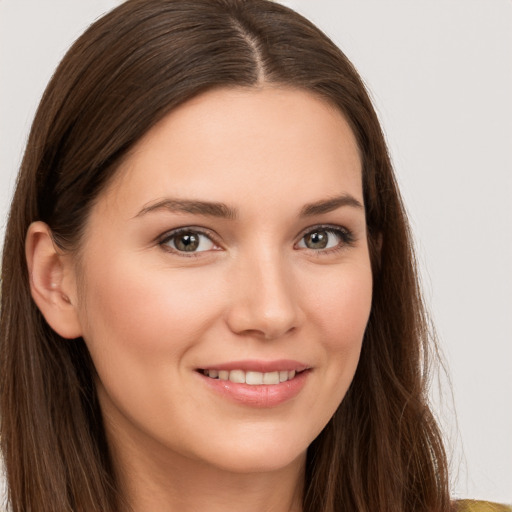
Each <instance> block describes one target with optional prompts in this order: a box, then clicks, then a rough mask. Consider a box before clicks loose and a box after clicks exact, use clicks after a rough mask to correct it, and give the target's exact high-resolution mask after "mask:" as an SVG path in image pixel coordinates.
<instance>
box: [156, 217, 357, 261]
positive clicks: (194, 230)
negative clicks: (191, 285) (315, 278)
mask: <svg viewBox="0 0 512 512" xmlns="http://www.w3.org/2000/svg"><path fill="white" fill-rule="evenodd" d="M322 231H323V232H326V233H329V234H331V235H335V236H337V237H338V238H339V240H340V242H339V243H338V244H336V246H334V247H330V248H327V249H319V250H315V249H310V248H307V247H305V249H306V250H308V251H311V252H312V253H314V254H315V255H316V256H318V257H321V256H322V255H325V254H333V253H336V252H338V251H341V250H343V249H345V248H346V247H347V246H348V247H350V246H352V245H353V244H354V242H355V238H354V235H353V233H352V232H351V231H350V230H349V229H347V228H345V227H342V226H333V225H322V224H321V225H318V226H313V227H312V228H308V229H307V230H306V231H304V232H303V233H302V234H301V235H300V239H299V240H300V241H302V240H304V238H305V237H306V236H308V235H312V234H314V233H317V232H322ZM182 234H198V235H202V236H204V237H206V238H208V239H209V240H210V241H211V243H212V244H214V245H216V246H218V245H219V244H218V243H217V242H216V237H214V236H213V235H212V233H211V232H209V231H205V230H203V229H201V228H198V227H194V226H187V227H183V228H177V229H173V230H172V231H169V232H167V233H165V234H164V235H162V236H161V237H160V238H159V239H158V242H157V243H158V245H159V246H160V247H162V249H164V250H166V251H168V252H171V253H173V254H177V255H179V256H181V257H185V258H194V257H196V258H197V257H200V256H201V255H202V253H203V252H208V251H191V252H188V253H187V252H185V251H180V250H178V249H175V248H172V247H169V245H168V244H169V242H170V241H172V240H173V239H176V238H178V237H179V236H180V235H182ZM214 250H218V249H214Z"/></svg>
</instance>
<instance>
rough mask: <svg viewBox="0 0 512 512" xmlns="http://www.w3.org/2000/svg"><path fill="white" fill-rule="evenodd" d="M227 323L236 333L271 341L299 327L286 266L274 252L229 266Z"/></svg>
mask: <svg viewBox="0 0 512 512" xmlns="http://www.w3.org/2000/svg"><path fill="white" fill-rule="evenodd" d="M229 279H230V281H231V286H230V291H231V301H230V307H229V310H228V314H227V323H228V325H229V328H230V329H231V331H233V332H234V333H236V334H239V335H248V336H255V337H258V338H261V339H265V340H275V339H277V338H280V337H282V336H285V335H287V334H289V333H291V332H293V331H294V330H296V329H297V328H298V327H299V324H300V322H301V310H300V308H299V302H298V299H299V297H298V294H297V290H296V287H295V283H294V279H293V272H292V269H291V268H290V265H286V262H284V261H281V259H280V257H279V256H278V255H262V256H260V257H257V256H253V257H252V258H251V259H250V260H244V262H243V263H241V264H239V265H238V266H237V267H236V268H234V269H233V268H232V273H231V275H230V277H229Z"/></svg>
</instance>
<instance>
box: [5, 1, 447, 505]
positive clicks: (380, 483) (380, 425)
mask: <svg viewBox="0 0 512 512" xmlns="http://www.w3.org/2000/svg"><path fill="white" fill-rule="evenodd" d="M264 84H282V85H285V86H291V87H295V88H299V89H304V90H307V91H310V92H312V93H314V94H316V95H318V96H320V97H322V98H324V99H326V100H327V101H328V102H330V103H331V104H332V105H334V106H335V107H336V108H338V109H339V111H340V112H341V113H342V114H343V115H344V116H345V118H346V119H347V121H348V122H349V123H350V126H351V128H352V130H353V132H354V134H355V137H356V139H357V142H358V146H359V151H360V153H361V158H362V163H363V177H362V178H363V192H364V202H365V208H366V218H367V228H368V229H367V231H368V243H369V247H370V252H371V258H372V271H373V277H374V288H373V303H372V310H371V314H370V319H369V323H368V326H367V329H366V333H365V336H364V341H363V347H362V353H361V359H360V363H359V366H358V368H357V371H356V374H355V377H354V380H353V382H352V384H351V386H350V389H349V390H348V392H347V395H346V396H345V398H344V400H343V402H342V403H341V405H340V407H339V408H338V410H337V411H336V413H335V414H334V416H333V418H332V419H331V420H330V421H329V423H328V425H327V426H326V427H325V429H324V430H323V431H322V433H321V434H320V435H319V436H318V438H317V439H316V440H315V441H314V442H313V443H312V445H311V446H310V447H309V450H308V456H307V467H306V484H305V492H304V498H303V504H304V511H305V512H334V511H342V510H349V511H358V512H412V511H414V512H445V511H447V510H448V509H449V496H448V484H447V481H448V478H447V464H446V458H445V453H444V450H443V445H442V442H441V438H440V434H439V431H438V428H437V426H436V423H435V421H434V419H433V416H432V414H431V411H430V410H429V407H428V400H427V395H426V390H427V382H428V380H427V378H428V369H429V360H430V359H429V355H430V354H431V353H432V347H434V348H435V345H434V340H432V339H430V337H429V331H428V328H427V322H426V317H425V314H424V308H423V305H422V301H421V296H420V291H419V287H418V279H417V273H416V267H415V260H414V254H413V249H412V245H411V237H410V233H409V228H408V224H407V219H406V216H405V213H404V208H403V205H402V201H401V198H400V195H399V192H398V189H397V185H396V182H395V179H394V176H393V171H392V167H391V163H390V159H389V157H388V153H387V149H386V144H385V141H384V137H383V134H382V132H381V128H380V126H379V122H378V119H377V116H376V114H375V112H374V109H373V107H372V105H371V102H370V99H369V97H368V94H367V92H366V90H365V87H364V85H363V83H362V81H361V79H360V78H359V76H358V74H357V72H356V71H355V69H354V67H353V66H352V64H351V63H350V62H349V61H348V59H347V58H346V57H345V55H344V54H343V53H342V52H341V51H340V50H339V49H338V48H337V47H336V46H335V45H334V44H333V43H332V42H331V41H330V40H329V39H328V38H327V37H326V36H325V35H324V34H323V33H322V32H321V31H320V30H318V29H317V28H316V27H315V26H313V25H312V24H311V23H310V22H309V21H307V20H306V19H304V18H303V17H301V16H300V15H298V14H297V13H295V12H293V11H292V10H290V9H288V8H286V7H284V6H282V5H279V4H277V3H273V2H271V1H267V0H128V1H127V2H125V3H123V4H121V5H120V6H119V7H118V8H116V9H115V10H113V11H112V12H110V13H109V14H107V15H106V16H104V17H103V18H101V19H100V20H98V21H97V22H95V23H94V24H93V25H92V26H91V27H90V28H89V29H88V30H87V31H86V32H85V33H84V34H83V35H82V36H81V37H80V38H79V39H78V40H77V41H76V42H75V44H74V45H73V46H72V48H71V49H70V50H69V52H68V53H67V55H66V56H65V57H64V59H63V60H62V62H61V64H60V65H59V67H58V69H57V71H56V72H55V75H54V76H53V78H52V80H51V82H50V84H49V85H48V87H47V89H46V91H45V93H44V96H43V98H42V100H41V103H40V105H39V109H38V111H37V114H36V117H35V120H34V123H33V126H32V130H31V133H30V137H29V140H28V143H27V148H26V152H25V155H24V159H23V162H22V165H21V170H20V173H19V177H18V181H17V187H16V192H15V195H14V200H13V203H12V207H11V211H10V216H9V221H8V226H7V231H6V237H5V245H4V252H3V262H2V274H1V280H2V282H1V313H0V314H1V318H0V343H1V345H0V371H1V376H0V391H1V398H0V400H1V401H0V406H1V426H0V435H1V448H2V451H3V455H4V457H5V466H6V472H7V478H8V486H9V499H10V504H11V507H12V510H13V512H29V511H30V512H38V511H47V510H52V511H54V512H70V511H74V512H95V511H96V512H116V511H118V510H119V507H120V503H121V501H122V498H121V494H122V493H121V491H120V490H119V489H118V486H117V482H116V478H115V472H114V467H113V464H112V460H111V458H110V455H109V449H108V445H107V443H106V437H105V432H104V428H103V423H102V416H101V411H100V408H99V404H98V400H97V396H96V391H95V387H94V378H93V377H94V367H93V365H92V362H91V359H90V356H89V354H88V351H87V349H86V347H85V344H84V342H83V340H82V339H76V340H71V341H70V340H65V339H63V338H61V337H59V336H58V335H57V334H56V333H55V332H54V331H53V330H52V329H50V327H49V326H48V325H47V324H46V322H45V320H44V318H43V316H42V315H41V314H40V312H39V310H38V309H37V307H36V305H35V303H34V302H33V300H32V298H31V295H30V289H29V277H28V272H27V267H26V263H25V255H24V244H25V236H26V233H27V228H28V226H29V225H30V223H31V222H33V221H36V220H41V221H44V222H46V223H47V224H48V225H49V226H50V228H51V229H52V232H53V235H54V238H55V242H56V243H57V244H59V245H60V246H61V247H62V248H63V249H65V250H70V251H73V250H76V249H77V248H78V247H79V245H80V241H81V236H82V233H83V227H84V224H85V223H86V221H87V215H88V212H89V211H90V208H91V205H92V204H93V202H94V200H95V198H97V197H98V195H99V194H100V193H101V192H102V190H103V189H104V188H105V185H106V183H107V182H108V181H109V180H110V179H111V178H112V176H113V175H114V173H115V172H116V169H117V168H118V166H119V163H120V161H121V159H122V158H123V156H124V155H126V154H127V151H129V150H130V148H131V147H132V146H133V145H134V144H135V143H136V142H137V141H138V140H139V139H140V138H141V137H142V136H143V135H144V134H145V133H146V132H147V131H148V130H149V129H150V128H151V127H152V126H154V125H155V123H157V122H158V121H159V120H160V119H162V118H163V117H164V116H165V115H166V114H167V113H168V112H170V111H171V110H172V109H174V108H175V107H176V106H178V105H180V104H182V103H184V102H186V101H187V100H189V99H190V98H192V97H194V96H196V95H198V94H200V93H201V92H204V91H206V90H208V89H212V88H216V87H231V86H237V87H240V86H241V87H259V86H262V85H264Z"/></svg>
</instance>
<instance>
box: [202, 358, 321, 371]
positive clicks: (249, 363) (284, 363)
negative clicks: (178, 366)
mask: <svg viewBox="0 0 512 512" xmlns="http://www.w3.org/2000/svg"><path fill="white" fill-rule="evenodd" d="M309 368H311V366H309V365H307V364H304V363H302V362H300V361H294V360H292V359H276V360H273V361H262V360H250V359H246V360H243V361H229V362H225V363H219V364H208V365H207V366H204V367H200V368H198V369H199V370H226V371H231V370H243V371H246V372H261V373H269V372H277V371H285V370H288V371H292V370H295V371H296V372H301V371H303V370H307V369H309Z"/></svg>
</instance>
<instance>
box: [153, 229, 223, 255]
mask: <svg viewBox="0 0 512 512" xmlns="http://www.w3.org/2000/svg"><path fill="white" fill-rule="evenodd" d="M161 245H163V246H167V247H169V248H170V249H172V250H174V251H177V252H189V253H190V252H203V251H210V250H212V249H214V248H215V244H214V243H213V241H212V240H211V239H210V238H209V237H208V236H206V235H205V234H203V233H199V232H198V231H188V230H187V231H179V232H174V233H170V234H169V236H167V237H166V239H165V240H163V241H162V242H161Z"/></svg>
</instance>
